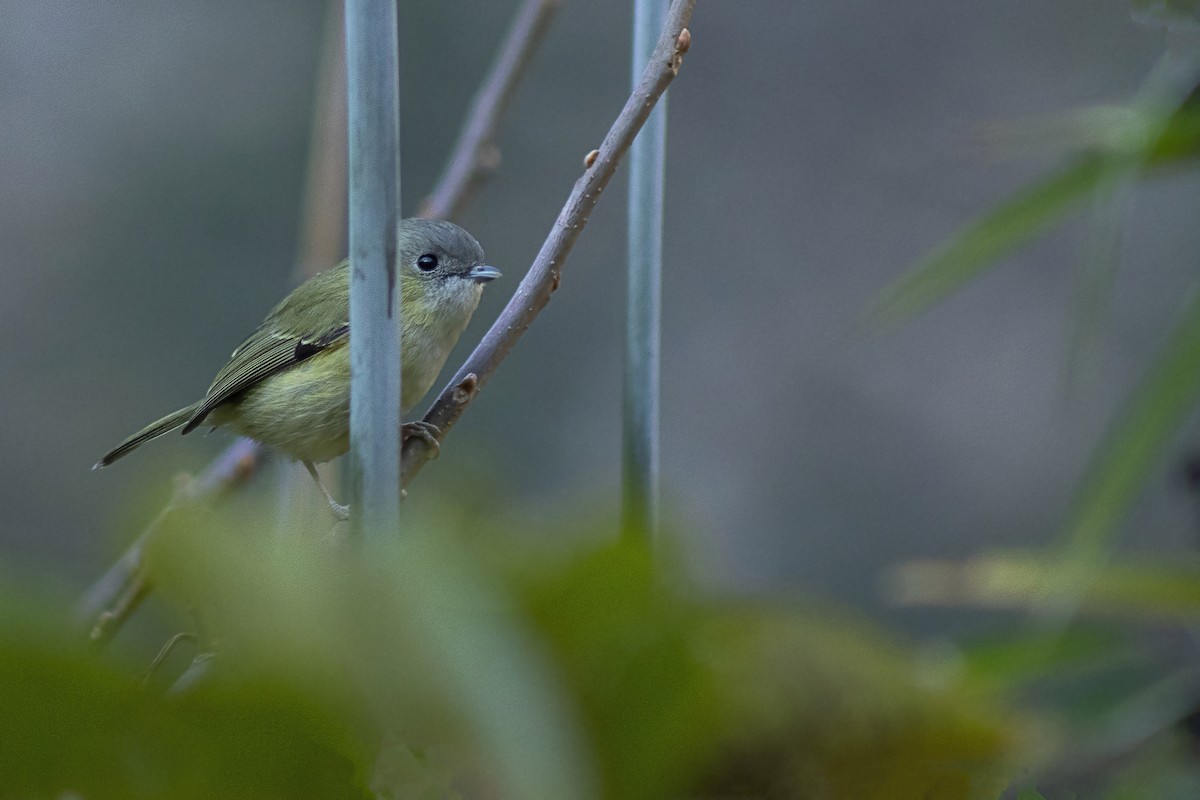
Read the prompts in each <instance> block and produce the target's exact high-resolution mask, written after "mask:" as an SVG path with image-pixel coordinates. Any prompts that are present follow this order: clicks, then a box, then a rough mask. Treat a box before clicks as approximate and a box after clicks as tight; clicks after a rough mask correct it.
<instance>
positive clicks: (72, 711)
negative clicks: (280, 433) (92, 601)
mask: <svg viewBox="0 0 1200 800" xmlns="http://www.w3.org/2000/svg"><path fill="white" fill-rule="evenodd" d="M424 522H426V523H427V522H428V520H425V521H424ZM320 523H321V524H324V520H323V519H322V520H320ZM256 527H258V526H255V525H251V524H247V520H246V519H245V516H244V515H241V516H238V515H236V514H235V513H234V512H233V511H232V510H228V511H221V510H216V511H209V512H205V513H204V514H202V515H194V516H193V517H192V519H190V520H188V521H187V522H186V523H182V522H181V523H180V524H177V525H174V526H173V527H172V528H171V529H169V530H167V531H165V532H164V533H163V534H162V535H161V536H160V537H159V538H157V539H156V540H155V541H154V542H153V543H152V545H151V547H150V550H149V552H148V558H149V563H150V571H151V575H152V576H153V579H154V581H155V583H156V585H157V587H158V588H159V590H160V592H161V593H162V595H163V596H164V597H166V598H168V599H169V601H170V604H171V606H172V607H174V608H176V609H178V610H179V612H180V614H179V620H180V622H179V624H181V625H187V627H189V628H191V629H193V630H195V631H196V633H197V635H198V637H199V639H200V641H201V643H202V649H203V650H204V651H205V652H206V653H207V652H209V651H212V652H214V653H215V655H214V656H213V657H212V658H209V659H206V660H203V661H201V662H198V663H201V664H203V665H204V667H205V674H204V675H203V676H202V677H200V678H199V679H198V680H194V681H191V682H189V685H188V686H187V687H186V688H180V687H179V686H178V685H177V686H175V687H174V688H171V683H172V681H173V676H172V675H169V674H165V673H167V672H169V670H168V668H167V666H166V665H164V666H163V667H162V674H156V675H155V676H154V678H153V679H152V680H149V681H143V680H141V673H142V672H143V671H144V669H145V664H144V663H139V664H136V665H131V664H130V663H127V662H128V659H126V658H123V657H122V655H121V654H120V653H114V654H110V655H108V656H105V657H103V658H99V659H98V658H97V657H96V654H95V653H92V652H88V651H87V650H86V648H84V647H83V646H82V643H81V642H80V637H79V633H78V631H77V630H76V629H74V628H73V627H72V626H70V625H68V624H66V623H65V622H63V618H62V617H60V616H58V615H57V614H55V613H54V612H53V610H52V609H51V608H50V607H48V606H44V605H43V604H39V603H36V602H34V601H32V600H31V599H30V597H29V596H15V595H14V596H12V597H10V602H8V603H6V604H5V609H6V611H5V614H4V617H3V629H2V631H0V634H2V635H0V708H3V725H2V726H0V776H3V780H2V781H0V784H2V786H0V796H4V797H22V798H41V797H45V798H54V797H64V796H73V797H82V798H126V799H130V798H151V797H155V798H162V797H197V798H199V797H224V798H236V797H280V798H282V797H291V798H295V797H330V798H332V797H386V798H442V797H463V798H486V797H496V798H501V797H503V798H589V797H597V798H599V797H604V798H664V797H780V798H786V797H812V798H892V799H895V800H903V799H904V798H914V799H915V798H947V799H949V798H977V797H978V798H995V797H998V796H1000V793H1001V792H1002V791H1003V790H1004V789H1005V787H1006V786H1008V785H1009V783H1010V781H1011V780H1012V777H1013V776H1014V775H1015V774H1018V770H1019V769H1020V768H1021V767H1022V765H1028V764H1029V763H1031V762H1030V761H1029V759H1030V757H1031V754H1032V753H1033V751H1034V749H1035V744H1036V743H1039V742H1042V741H1043V738H1042V737H1043V736H1044V735H1045V732H1044V731H1043V730H1042V729H1041V728H1040V727H1039V724H1038V723H1037V722H1036V721H1035V720H1034V719H1033V718H1031V717H1026V716H1025V715H1021V714H1016V713H1014V712H1013V711H1011V710H1007V709H1006V708H1004V707H1003V706H1001V705H999V704H998V703H996V702H995V698H996V692H995V691H994V688H993V687H986V688H984V685H983V684H982V683H981V684H979V686H973V685H972V683H971V681H969V680H965V679H964V678H965V677H966V675H967V673H961V674H957V675H956V674H951V673H950V672H947V671H946V670H944V669H943V668H942V667H941V666H938V665H934V664H932V663H931V662H929V660H928V659H924V658H922V657H920V653H919V651H917V650H914V649H913V648H912V647H910V646H908V645H906V644H905V643H903V642H899V641H895V640H893V639H892V638H891V637H889V636H886V635H884V634H882V633H881V632H879V631H877V630H874V629H872V628H871V627H870V626H868V625H866V624H864V623H862V622H860V621H856V620H853V619H851V618H849V617H847V616H845V615H843V614H840V613H836V612H834V611H832V610H829V609H807V610H798V609H788V608H784V607H780V606H769V605H760V604H751V603H746V602H743V601H718V600H715V599H713V598H705V597H701V596H698V595H697V594H696V593H695V592H693V591H692V590H690V589H689V588H688V586H687V584H686V582H685V581H684V580H683V579H682V578H681V577H680V574H679V571H678V570H676V569H674V568H673V566H672V565H673V564H674V563H675V559H674V558H673V557H672V556H671V555H670V554H669V553H659V554H656V556H655V557H654V558H653V559H652V558H651V557H650V555H649V554H647V553H646V552H645V551H643V550H641V549H638V548H636V547H631V546H628V545H620V544H614V543H608V542H604V541H602V540H601V538H600V537H599V536H596V535H595V529H594V528H593V529H592V530H591V531H590V532H589V531H588V530H583V529H585V528H587V526H586V525H583V524H577V525H574V526H572V525H565V526H563V529H562V530H559V531H557V532H558V533H559V536H557V537H554V536H549V535H545V536H537V537H531V536H530V535H529V532H528V531H523V535H521V536H515V535H504V533H503V532H502V531H501V530H500V529H501V528H502V527H503V526H502V525H500V524H498V523H496V522H495V521H494V520H478V521H477V522H476V523H475V524H473V525H472V524H469V522H468V520H466V519H465V518H464V519H459V520H458V521H456V522H454V523H452V524H445V523H443V524H442V525H441V526H429V525H425V524H421V525H414V526H410V530H409V532H408V533H406V535H405V537H404V538H403V540H402V541H398V542H397V543H396V544H395V545H394V546H391V547H388V548H386V549H385V550H378V551H371V552H369V553H365V554H364V553H360V552H358V551H356V550H354V549H353V548H351V547H349V546H348V545H347V543H346V542H344V541H339V540H338V538H337V537H336V536H332V537H331V536H330V535H329V534H328V533H327V532H325V533H320V532H318V533H312V532H303V533H299V534H292V535H288V536H286V537H284V538H278V537H275V536H267V535H261V533H260V535H247V532H248V531H253V530H254V529H255V528H256ZM258 530H259V531H262V530H264V528H262V527H258ZM266 530H270V529H269V528H267V529H266ZM483 531H486V536H484V535H483V533H482V532H483ZM589 533H590V535H589ZM537 541H541V542H557V544H553V545H546V544H534V542H537ZM597 542H601V543H597ZM166 663H167V664H169V663H170V660H168V662H166ZM176 671H178V670H176ZM1047 741H1048V740H1047Z"/></svg>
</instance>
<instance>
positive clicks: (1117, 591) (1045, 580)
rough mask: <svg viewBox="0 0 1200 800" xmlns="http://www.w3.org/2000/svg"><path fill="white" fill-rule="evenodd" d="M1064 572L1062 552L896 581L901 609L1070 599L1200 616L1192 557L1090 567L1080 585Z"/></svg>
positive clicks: (935, 569)
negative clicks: (913, 606)
mask: <svg viewBox="0 0 1200 800" xmlns="http://www.w3.org/2000/svg"><path fill="white" fill-rule="evenodd" d="M1067 567H1068V565H1065V564H1064V562H1063V558H1062V556H1061V555H1059V554H1054V555H1049V556H1047V555H1023V554H1006V555H989V556H980V557H977V558H973V559H969V560H967V561H963V562H951V561H915V562H909V563H907V564H903V565H901V566H900V567H898V568H897V569H896V570H894V571H893V574H892V576H891V583H892V589H893V593H894V596H895V598H896V601H897V602H899V603H901V604H903V605H938V606H941V605H946V606H977V607H983V608H1000V609H1012V610H1022V611H1035V610H1039V609H1043V608H1045V607H1046V606H1047V605H1048V604H1050V605H1052V604H1054V603H1057V602H1061V601H1062V599H1063V597H1064V596H1066V597H1069V598H1071V599H1072V600H1073V601H1075V603H1076V604H1077V605H1078V608H1079V610H1081V611H1084V612H1088V613H1096V614H1110V615H1116V616H1123V617H1129V618H1132V619H1153V620H1167V621H1179V622H1185V623H1193V622H1195V621H1196V618H1197V617H1200V563H1197V562H1196V560H1195V559H1179V558H1176V559H1175V560H1173V561H1171V562H1153V561H1144V560H1143V561H1141V562H1138V563H1133V562H1131V560H1130V559H1128V558H1127V559H1123V560H1122V562H1121V563H1119V564H1093V565H1091V566H1090V567H1089V569H1088V573H1087V575H1088V580H1087V581H1086V583H1085V584H1084V585H1083V586H1082V587H1081V585H1080V584H1079V583H1078V582H1077V580H1076V579H1075V577H1074V574H1073V571H1072V570H1071V569H1069V568H1067ZM1081 588H1082V594H1077V592H1079V591H1080V590H1081Z"/></svg>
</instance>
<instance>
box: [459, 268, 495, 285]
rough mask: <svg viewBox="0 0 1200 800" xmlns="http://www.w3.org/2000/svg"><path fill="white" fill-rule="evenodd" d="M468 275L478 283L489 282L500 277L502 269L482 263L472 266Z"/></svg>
mask: <svg viewBox="0 0 1200 800" xmlns="http://www.w3.org/2000/svg"><path fill="white" fill-rule="evenodd" d="M467 277H468V278H470V279H471V280H473V281H475V282H476V283H487V282H488V281H494V280H496V278H499V277H500V270H498V269H496V268H495V267H489V266H487V265H486V264H480V265H479V266H478V267H471V269H470V270H468V271H467Z"/></svg>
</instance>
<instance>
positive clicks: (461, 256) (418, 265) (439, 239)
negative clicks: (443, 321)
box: [397, 218, 500, 314]
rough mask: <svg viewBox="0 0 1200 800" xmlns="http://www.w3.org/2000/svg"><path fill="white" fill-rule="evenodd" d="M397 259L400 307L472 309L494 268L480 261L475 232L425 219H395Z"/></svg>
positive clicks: (497, 272)
mask: <svg viewBox="0 0 1200 800" xmlns="http://www.w3.org/2000/svg"><path fill="white" fill-rule="evenodd" d="M398 245H399V248H398V251H397V252H398V256H399V257H398V262H399V263H398V264H397V268H398V269H399V270H400V272H401V291H402V295H403V298H404V301H405V309H408V308H410V305H409V303H410V302H411V301H414V300H415V301H417V303H418V304H417V305H415V306H412V307H414V308H418V307H425V308H438V309H440V310H442V311H443V312H451V313H452V312H453V311H454V310H459V309H461V310H465V311H466V312H467V313H468V314H469V313H470V312H471V311H474V309H475V304H476V303H478V302H479V296H480V294H481V293H482V291H483V284H485V283H487V282H488V281H491V280H494V279H496V278H498V277H500V270H498V269H496V268H495V267H490V266H488V265H487V264H485V263H484V261H483V248H482V247H480V246H479V242H477V241H475V237H474V236H472V235H471V234H469V233H467V232H466V231H465V230H463V229H462V228H460V227H459V226H457V225H455V224H454V223H453V222H444V221H440V220H428V219H419V218H414V219H404V220H401V221H400V226H399V235H398Z"/></svg>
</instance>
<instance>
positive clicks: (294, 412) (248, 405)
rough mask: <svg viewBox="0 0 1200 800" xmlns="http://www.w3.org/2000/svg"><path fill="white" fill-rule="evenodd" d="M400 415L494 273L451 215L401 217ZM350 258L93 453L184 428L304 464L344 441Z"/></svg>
mask: <svg viewBox="0 0 1200 800" xmlns="http://www.w3.org/2000/svg"><path fill="white" fill-rule="evenodd" d="M398 230H399V236H398V239H397V264H396V267H397V273H398V274H399V277H400V290H401V291H400V302H401V320H402V324H403V329H402V331H401V348H402V353H403V373H402V375H401V387H402V391H403V396H402V397H401V402H400V405H401V413H402V414H403V413H404V412H406V411H408V410H409V409H410V408H412V407H413V406H414V405H416V403H417V401H419V400H420V399H421V397H423V396H424V395H425V393H426V392H427V391H428V390H429V387H430V386H431V385H432V384H433V381H434V380H435V379H436V378H437V375H438V373H439V372H440V371H441V368H442V365H443V364H444V363H445V361H446V358H447V357H448V356H449V355H450V350H451V348H453V347H454V344H455V342H457V341H458V337H459V336H460V335H461V334H462V332H463V329H464V328H466V326H467V322H469V321H470V319H471V314H472V313H473V312H474V311H475V307H476V306H477V305H478V304H479V297H480V295H481V294H482V291H483V284H484V283H486V282H488V281H490V280H492V279H493V278H496V277H498V276H499V275H500V273H499V271H498V270H496V269H495V268H494V267H489V266H486V265H484V263H483V250H482V249H481V248H480V247H479V243H478V242H476V241H475V239H474V238H473V237H472V236H471V235H470V234H469V233H467V232H466V231H465V230H463V229H462V228H460V227H458V226H457V225H454V224H452V223H449V222H436V221H431V220H423V219H406V220H401V221H400V223H399V226H398ZM348 270H349V265H348V262H342V263H341V264H339V265H338V266H336V267H334V268H333V269H330V270H328V271H327V272H323V273H321V274H319V275H316V276H314V277H312V278H310V279H309V280H307V281H305V282H304V283H303V284H301V285H300V286H299V287H297V288H296V289H295V291H293V292H292V293H291V294H290V295H288V296H287V297H286V298H284V300H283V301H282V302H281V303H279V305H277V306H275V308H273V309H272V310H271V312H270V313H269V314H267V316H266V319H264V320H263V322H262V324H261V325H259V326H258V329H257V330H255V331H254V333H252V334H250V336H249V337H248V338H247V339H246V340H245V341H244V342H242V344H241V345H240V346H238V348H237V349H236V350H234V351H233V355H232V356H231V357H230V359H229V363H227V364H226V365H225V366H224V367H223V368H222V369H221V371H220V372H218V373H217V376H216V378H215V379H214V380H213V382H212V385H211V386H209V388H208V391H207V392H206V393H205V395H204V397H203V398H202V399H201V400H199V401H198V402H196V403H193V404H192V405H190V406H187V407H186V408H181V409H179V410H178V411H176V412H174V413H172V414H168V415H167V416H165V417H163V418H162V419H160V420H158V421H156V422H153V423H151V424H150V425H147V426H146V427H145V428H143V429H142V430H140V431H138V432H137V433H135V434H133V435H132V436H130V437H129V438H128V439H126V440H125V441H123V442H121V444H119V445H117V446H116V447H114V448H113V449H112V450H110V451H109V452H108V453H106V454H105V455H104V457H103V458H101V459H100V462H99V463H98V464H96V466H97V467H106V466H108V465H109V464H111V463H113V462H114V461H116V460H117V459H119V458H121V457H122V456H124V455H125V454H127V453H129V452H130V451H132V450H133V449H135V448H137V447H139V446H140V445H142V444H144V443H146V442H148V441H150V440H151V439H155V438H158V437H159V436H162V435H163V434H165V433H168V432H170V431H173V430H175V429H177V428H182V429H183V433H188V432H189V431H192V430H194V429H195V428H197V427H199V426H200V425H205V424H207V425H211V426H213V427H222V428H228V429H229V430H232V431H234V432H236V433H239V434H241V435H243V436H249V437H250V438H252V439H256V440H258V441H260V442H262V443H263V444H266V445H269V446H271V447H273V448H276V449H278V450H280V451H282V452H283V453H285V454H287V455H289V456H291V457H292V458H294V459H296V460H298V461H303V462H305V463H306V464H308V465H310V470H311V464H312V463H313V462H321V461H328V460H329V459H331V458H336V457H337V456H339V455H341V454H342V453H345V452H346V451H347V450H348V449H349V442H350V348H349V346H348V345H349V340H350V322H349V319H350V282H349V275H348Z"/></svg>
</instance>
